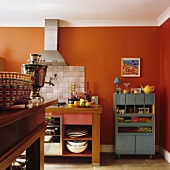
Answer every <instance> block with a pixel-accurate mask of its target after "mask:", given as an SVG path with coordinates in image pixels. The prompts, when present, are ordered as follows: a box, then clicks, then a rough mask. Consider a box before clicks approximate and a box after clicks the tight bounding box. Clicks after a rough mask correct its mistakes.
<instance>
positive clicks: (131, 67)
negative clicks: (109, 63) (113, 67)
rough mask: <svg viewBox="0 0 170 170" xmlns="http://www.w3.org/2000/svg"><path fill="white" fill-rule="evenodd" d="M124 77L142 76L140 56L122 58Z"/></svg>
mask: <svg viewBox="0 0 170 170" xmlns="http://www.w3.org/2000/svg"><path fill="white" fill-rule="evenodd" d="M121 76H122V77H140V58H121Z"/></svg>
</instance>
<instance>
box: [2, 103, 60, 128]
mask: <svg viewBox="0 0 170 170" xmlns="http://www.w3.org/2000/svg"><path fill="white" fill-rule="evenodd" d="M54 103H57V100H47V101H44V102H41V103H33V104H28V105H27V108H25V106H24V105H15V106H12V107H11V108H9V109H8V110H6V111H0V127H1V126H5V125H7V124H9V123H12V122H14V121H17V120H19V119H22V118H24V117H27V116H29V115H30V114H33V113H35V112H37V111H39V110H40V109H45V108H46V107H48V106H50V105H53V104H54Z"/></svg>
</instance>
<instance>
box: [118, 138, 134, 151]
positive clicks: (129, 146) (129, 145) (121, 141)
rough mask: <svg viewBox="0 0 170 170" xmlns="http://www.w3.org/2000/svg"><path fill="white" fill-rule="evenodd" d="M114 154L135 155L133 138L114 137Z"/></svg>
mask: <svg viewBox="0 0 170 170" xmlns="http://www.w3.org/2000/svg"><path fill="white" fill-rule="evenodd" d="M115 152H116V154H132V153H135V136H116V146H115Z"/></svg>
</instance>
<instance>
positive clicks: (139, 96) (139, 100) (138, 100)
mask: <svg viewBox="0 0 170 170" xmlns="http://www.w3.org/2000/svg"><path fill="white" fill-rule="evenodd" d="M135 98H136V104H144V102H145V100H144V99H145V97H144V94H135Z"/></svg>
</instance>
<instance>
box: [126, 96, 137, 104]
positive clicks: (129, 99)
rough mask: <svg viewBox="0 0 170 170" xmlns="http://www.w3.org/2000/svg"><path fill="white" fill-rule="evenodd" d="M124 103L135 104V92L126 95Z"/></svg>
mask: <svg viewBox="0 0 170 170" xmlns="http://www.w3.org/2000/svg"><path fill="white" fill-rule="evenodd" d="M126 104H129V105H132V104H135V94H127V95H126Z"/></svg>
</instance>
